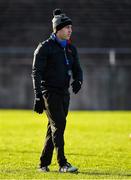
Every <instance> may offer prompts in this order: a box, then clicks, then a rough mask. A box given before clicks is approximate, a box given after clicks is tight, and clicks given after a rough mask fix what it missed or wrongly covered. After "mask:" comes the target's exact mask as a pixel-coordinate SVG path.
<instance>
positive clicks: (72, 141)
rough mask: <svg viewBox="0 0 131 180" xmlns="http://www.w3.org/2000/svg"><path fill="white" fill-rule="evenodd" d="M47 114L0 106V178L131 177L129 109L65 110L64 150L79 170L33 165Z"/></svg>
mask: <svg viewBox="0 0 131 180" xmlns="http://www.w3.org/2000/svg"><path fill="white" fill-rule="evenodd" d="M46 126H47V118H46V115H45V114H43V115H37V114H35V113H33V112H32V111H24V110H17V111H16V110H0V179H60V180H61V179H71V180H73V179H131V138H129V134H130V133H131V112H129V111H126V112H122V111H119V112H112V111H110V112H106V111H105V112H99V111H92V112H91V111H89V112H88V111H81V112H80V111H79V112H78V111H74V112H69V115H68V118H67V126H66V131H65V153H66V156H67V159H68V161H69V162H70V163H72V164H73V165H75V166H76V167H78V168H79V173H78V174H69V173H67V174H60V173H58V165H57V161H56V154H55V152H54V156H53V160H52V164H51V166H50V170H51V172H49V173H41V172H38V171H37V167H38V164H39V156H40V153H41V150H42V147H43V143H44V138H45V133H46Z"/></svg>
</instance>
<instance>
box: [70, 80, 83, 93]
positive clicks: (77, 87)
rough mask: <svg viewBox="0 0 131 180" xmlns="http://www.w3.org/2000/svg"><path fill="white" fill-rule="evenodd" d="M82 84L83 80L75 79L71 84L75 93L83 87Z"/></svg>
mask: <svg viewBox="0 0 131 180" xmlns="http://www.w3.org/2000/svg"><path fill="white" fill-rule="evenodd" d="M81 84H82V82H81V81H73V83H72V84H71V86H72V91H73V93H75V94H77V93H78V91H79V90H80V89H81Z"/></svg>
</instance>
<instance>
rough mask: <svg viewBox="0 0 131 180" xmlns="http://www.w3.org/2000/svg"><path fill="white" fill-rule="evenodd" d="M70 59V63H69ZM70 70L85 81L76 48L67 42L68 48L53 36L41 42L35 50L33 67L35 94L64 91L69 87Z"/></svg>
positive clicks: (80, 79)
mask: <svg viewBox="0 0 131 180" xmlns="http://www.w3.org/2000/svg"><path fill="white" fill-rule="evenodd" d="M67 61H68V63H69V64H68V63H67ZM70 72H72V78H73V79H74V80H78V81H81V82H82V81H83V75H82V70H81V67H80V63H79V59H78V54H77V50H76V48H75V47H74V46H73V45H72V44H69V43H68V44H67V46H66V48H62V46H61V45H60V44H59V43H58V42H57V41H56V40H55V39H52V38H51V37H50V38H49V39H47V40H46V41H44V42H42V43H40V44H39V45H38V47H37V49H36V50H35V52H34V60H33V67H32V78H33V88H34V92H35V94H36V95H37V94H41V93H42V92H44V91H46V90H51V89H53V90H58V91H61V92H62V91H64V90H66V89H68V88H69V84H70V78H71V76H70Z"/></svg>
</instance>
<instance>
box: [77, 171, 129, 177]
mask: <svg viewBox="0 0 131 180" xmlns="http://www.w3.org/2000/svg"><path fill="white" fill-rule="evenodd" d="M78 173H79V174H85V175H92V176H127V177H131V173H111V172H98V171H97V172H95V171H92V172H89V171H83V172H82V171H79V172H78Z"/></svg>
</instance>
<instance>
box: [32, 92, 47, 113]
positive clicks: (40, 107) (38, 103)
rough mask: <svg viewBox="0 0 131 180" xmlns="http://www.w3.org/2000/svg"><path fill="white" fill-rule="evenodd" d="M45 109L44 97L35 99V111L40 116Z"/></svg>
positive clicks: (39, 96) (38, 96) (40, 96)
mask: <svg viewBox="0 0 131 180" xmlns="http://www.w3.org/2000/svg"><path fill="white" fill-rule="evenodd" d="M44 109H45V102H44V99H43V97H42V94H40V95H37V96H36V97H35V99H34V108H33V110H34V111H35V112H37V113H39V114H42V113H43V111H44Z"/></svg>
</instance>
